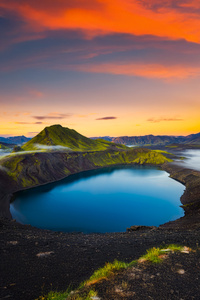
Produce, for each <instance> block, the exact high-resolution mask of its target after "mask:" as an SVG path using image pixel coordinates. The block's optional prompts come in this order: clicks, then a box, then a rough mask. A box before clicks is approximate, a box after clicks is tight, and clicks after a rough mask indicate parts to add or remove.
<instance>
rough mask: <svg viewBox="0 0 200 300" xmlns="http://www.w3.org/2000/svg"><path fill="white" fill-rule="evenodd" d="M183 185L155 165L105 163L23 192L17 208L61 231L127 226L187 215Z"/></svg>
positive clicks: (24, 216) (26, 218)
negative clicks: (112, 165)
mask: <svg viewBox="0 0 200 300" xmlns="http://www.w3.org/2000/svg"><path fill="white" fill-rule="evenodd" d="M183 191H184V186H183V185H182V184H180V183H179V182H177V181H175V180H173V179H171V178H169V174H168V173H166V172H164V171H161V170H157V169H155V168H150V167H130V166H128V167H125V166H123V167H115V168H104V169H101V170H94V171H87V172H83V173H79V174H76V175H71V176H69V177H68V178H66V179H64V180H62V181H59V182H57V183H53V184H48V185H45V186H41V187H38V188H34V189H31V190H26V191H23V192H20V193H18V195H17V197H16V200H15V201H14V202H13V203H12V204H11V214H12V216H13V218H14V219H16V220H17V221H19V222H21V223H23V224H31V225H33V226H36V227H39V228H45V229H51V230H56V231H67V232H73V231H81V232H84V233H90V232H122V231H126V228H127V227H130V226H132V225H155V226H158V225H160V224H163V223H165V222H167V221H170V220H175V219H177V218H179V217H181V216H183V215H184V213H183V209H182V208H180V207H179V205H181V203H180V197H181V195H182V194H183Z"/></svg>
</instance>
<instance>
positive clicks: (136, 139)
mask: <svg viewBox="0 0 200 300" xmlns="http://www.w3.org/2000/svg"><path fill="white" fill-rule="evenodd" d="M92 139H98V137H92ZM101 139H105V140H106V141H111V142H114V143H117V144H123V145H138V146H141V145H159V146H161V145H162V146H164V145H169V144H174V143H176V144H190V145H198V144H200V133H197V134H190V135H188V136H170V135H152V134H150V135H144V136H120V137H110V136H105V137H101Z"/></svg>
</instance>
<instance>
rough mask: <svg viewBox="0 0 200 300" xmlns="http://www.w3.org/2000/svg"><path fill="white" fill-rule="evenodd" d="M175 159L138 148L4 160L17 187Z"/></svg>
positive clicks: (54, 153) (46, 154)
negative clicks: (86, 172)
mask: <svg viewBox="0 0 200 300" xmlns="http://www.w3.org/2000/svg"><path fill="white" fill-rule="evenodd" d="M168 161H171V160H170V159H169V158H167V157H165V156H164V154H162V153H159V152H156V151H154V150H148V149H142V148H136V149H128V150H124V151H122V150H105V151H89V152H63V151H61V152H40V153H29V154H26V153H23V152H21V153H18V154H15V155H11V156H9V157H5V158H3V159H2V160H1V166H2V167H4V169H6V170H7V174H8V175H9V176H10V178H11V179H12V181H14V182H15V185H16V187H17V190H20V189H22V188H29V187H33V186H36V185H40V184H44V183H48V182H51V181H56V180H59V179H61V178H64V177H66V176H68V175H70V174H74V173H77V172H81V171H86V170H93V169H97V168H101V167H107V166H113V165H123V164H126V165H127V164H140V165H144V164H151V165H162V164H163V163H165V162H168Z"/></svg>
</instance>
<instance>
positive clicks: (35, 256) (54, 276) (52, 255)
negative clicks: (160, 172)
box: [0, 219, 200, 300]
mask: <svg viewBox="0 0 200 300" xmlns="http://www.w3.org/2000/svg"><path fill="white" fill-rule="evenodd" d="M0 241H1V250H0V251H1V253H0V257H1V275H2V276H1V277H2V278H1V284H0V285H1V288H0V299H13V300H14V299H15V300H29V299H30V300H33V299H35V298H37V297H38V296H40V295H41V294H44V293H47V292H49V291H50V290H58V291H61V290H65V289H66V288H67V287H68V286H69V285H72V286H73V287H77V286H78V285H79V283H80V282H81V281H83V280H85V279H87V278H89V277H90V276H91V275H92V273H93V272H94V270H95V269H97V268H99V267H102V266H104V264H105V263H106V262H112V261H114V259H118V260H121V261H125V262H130V261H132V260H134V259H138V258H139V257H140V256H141V255H143V254H145V252H146V249H149V248H152V247H155V246H160V245H162V244H170V243H176V244H181V245H185V246H189V247H192V248H193V249H196V248H198V246H199V242H200V228H199V229H198V228H196V229H184V230H181V229H173V230H171V229H159V228H156V229H153V230H139V231H133V232H130V233H129V232H126V233H109V234H90V235H84V234H82V233H74V234H73V233H59V232H51V231H45V230H39V229H36V228H33V227H31V226H25V225H20V224H18V223H16V222H15V221H8V220H5V219H1V222H0ZM177 268H180V269H184V270H185V274H186V275H183V276H181V275H180V274H178V273H177V272H176V270H177ZM142 269H143V270H142V273H141V272H140V271H137V270H132V271H131V270H130V271H129V272H133V273H135V276H136V278H137V280H136V281H135V280H133V277H131V276H129V275H128V273H127V274H124V275H120V276H122V277H116V279H113V280H117V281H116V283H115V281H114V282H112V280H111V281H110V282H108V281H106V282H104V284H103V285H101V287H100V288H99V291H100V293H99V295H101V297H102V299H107V300H108V299H116V300H117V299H199V293H198V292H199V291H200V290H199V283H200V276H199V275H200V274H199V252H196V253H193V254H187V255H186V254H180V255H178V254H177V255H176V256H175V258H173V257H172V258H170V259H169V260H166V262H164V264H163V265H162V264H161V265H160V266H157V267H154V266H149V267H147V268H146V267H145V268H142ZM173 270H175V271H173ZM138 272H139V273H138ZM136 273H138V274H136ZM140 273H141V274H140ZM157 273H160V274H162V275H160V276H158V275H156V274H157ZM137 275H139V277H138V276H137ZM123 276H124V277H123ZM127 276H128V278H127ZM143 276H144V278H146V277H147V278H148V280H147V281H145V280H143V279H144V278H143ZM151 276H155V277H151ZM129 277H130V278H129ZM120 280H121V281H128V287H129V290H130V286H132V289H133V291H132V294H130V291H129V293H128V290H127V293H128V294H126V295H125V294H123V293H122V294H121V292H119V293H116V292H114V294H113V288H114V289H115V287H116V286H118V285H119V282H120ZM172 290H173V291H174V292H172ZM186 290H187V293H186ZM105 291H107V292H105ZM135 292H136V294H134V297H133V293H135ZM135 295H136V296H135ZM147 295H148V297H147ZM151 295H152V296H151ZM155 295H157V296H155ZM161 295H162V297H161Z"/></svg>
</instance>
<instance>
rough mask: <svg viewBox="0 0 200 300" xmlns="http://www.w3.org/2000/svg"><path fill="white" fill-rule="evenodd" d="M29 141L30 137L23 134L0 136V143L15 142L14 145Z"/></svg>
mask: <svg viewBox="0 0 200 300" xmlns="http://www.w3.org/2000/svg"><path fill="white" fill-rule="evenodd" d="M28 141H30V138H27V137H25V136H24V135H21V136H12V137H8V138H5V137H0V143H1V142H3V143H6V144H15V145H22V144H24V143H26V142H28Z"/></svg>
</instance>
